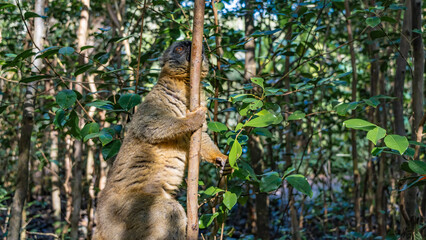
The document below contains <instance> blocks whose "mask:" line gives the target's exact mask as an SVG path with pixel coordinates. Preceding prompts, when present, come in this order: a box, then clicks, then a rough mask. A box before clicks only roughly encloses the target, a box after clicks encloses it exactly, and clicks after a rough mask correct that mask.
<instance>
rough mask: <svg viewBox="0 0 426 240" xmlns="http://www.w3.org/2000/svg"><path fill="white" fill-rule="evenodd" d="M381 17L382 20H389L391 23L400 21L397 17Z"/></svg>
mask: <svg viewBox="0 0 426 240" xmlns="http://www.w3.org/2000/svg"><path fill="white" fill-rule="evenodd" d="M380 19H381V20H382V22H388V23H391V24H395V23H398V21H397V20H396V19H395V18H391V17H388V16H383V17H380Z"/></svg>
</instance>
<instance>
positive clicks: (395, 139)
mask: <svg viewBox="0 0 426 240" xmlns="http://www.w3.org/2000/svg"><path fill="white" fill-rule="evenodd" d="M385 144H386V147H388V148H390V149H393V150H396V151H398V152H399V153H400V154H401V155H402V154H403V153H404V152H405V150H407V148H408V140H407V138H406V137H404V136H399V135H387V136H386V137H385Z"/></svg>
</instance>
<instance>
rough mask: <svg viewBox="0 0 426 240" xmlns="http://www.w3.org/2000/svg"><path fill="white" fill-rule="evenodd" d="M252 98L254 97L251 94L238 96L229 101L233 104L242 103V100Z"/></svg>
mask: <svg viewBox="0 0 426 240" xmlns="http://www.w3.org/2000/svg"><path fill="white" fill-rule="evenodd" d="M250 96H252V95H251V94H238V95H234V96H231V97H230V98H229V101H230V102H232V103H236V102H241V101H242V100H244V99H245V98H247V97H250Z"/></svg>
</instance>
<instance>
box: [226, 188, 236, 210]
mask: <svg viewBox="0 0 426 240" xmlns="http://www.w3.org/2000/svg"><path fill="white" fill-rule="evenodd" d="M237 200H238V197H237V194H235V193H233V192H230V191H227V192H225V194H223V204H224V205H225V206H226V208H228V209H229V210H231V209H232V207H234V206H235V204H236V203H237Z"/></svg>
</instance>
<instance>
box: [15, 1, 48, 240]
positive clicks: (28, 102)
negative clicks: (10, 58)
mask: <svg viewBox="0 0 426 240" xmlns="http://www.w3.org/2000/svg"><path fill="white" fill-rule="evenodd" d="M44 7H45V1H44V0H36V1H35V3H34V10H35V11H34V12H36V13H37V14H39V15H41V16H44ZM22 20H23V21H25V20H24V19H22ZM28 34H30V35H31V32H28ZM45 36H46V31H45V26H44V19H43V18H35V19H34V30H33V37H32V40H33V51H34V52H36V53H37V54H36V55H35V56H34V57H33V65H32V67H31V71H32V72H33V73H35V74H39V73H40V71H41V69H42V67H43V63H42V60H41V59H40V58H36V57H37V55H38V54H39V52H40V51H41V50H42V49H43V41H44V38H45ZM36 88H37V83H36V82H31V83H30V84H28V85H27V87H26V92H25V101H24V109H23V112H22V127H21V138H20V140H19V158H18V166H17V179H16V190H15V195H14V196H13V203H12V211H11V217H10V221H9V235H8V239H11V240H18V239H19V236H20V232H21V222H22V211H23V209H24V203H25V199H26V197H27V192H28V175H29V166H28V164H29V161H30V153H31V152H30V150H31V134H32V131H33V126H34V105H35V98H36Z"/></svg>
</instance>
